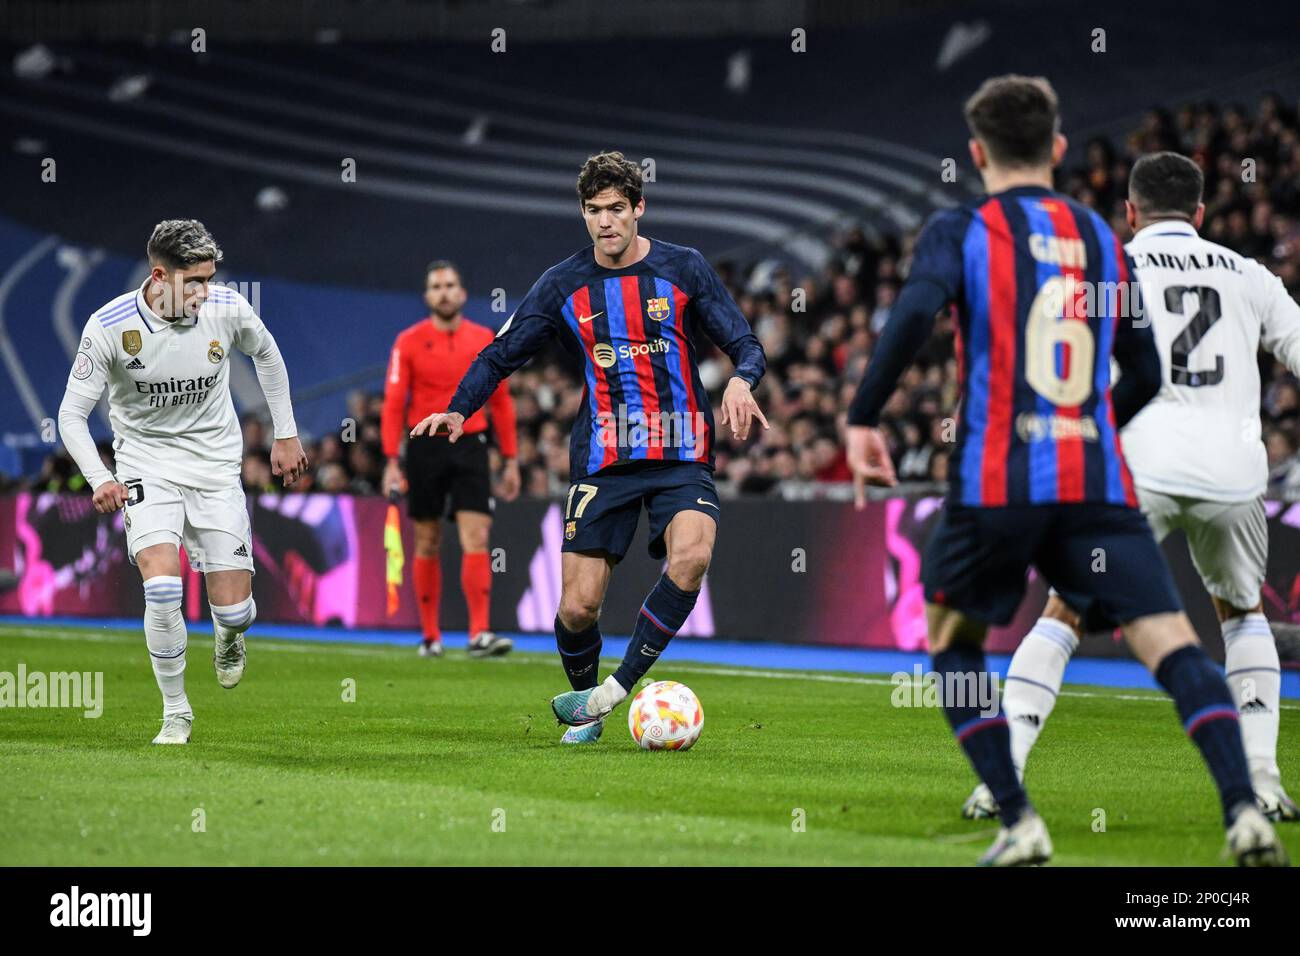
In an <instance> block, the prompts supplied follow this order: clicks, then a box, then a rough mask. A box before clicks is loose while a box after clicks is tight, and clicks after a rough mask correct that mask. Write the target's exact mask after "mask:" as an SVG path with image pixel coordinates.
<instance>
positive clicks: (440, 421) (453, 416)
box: [411, 412, 465, 443]
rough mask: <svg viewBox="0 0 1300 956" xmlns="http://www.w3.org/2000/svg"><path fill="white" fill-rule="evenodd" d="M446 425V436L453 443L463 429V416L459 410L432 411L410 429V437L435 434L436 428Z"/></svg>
mask: <svg viewBox="0 0 1300 956" xmlns="http://www.w3.org/2000/svg"><path fill="white" fill-rule="evenodd" d="M443 427H446V429H447V438H448V440H449V441H451V442H452V443H455V441H456V439H457V438H459V437H460V436H461V435H462V434H463V433H464V431H465V416H464V415H462V414H461V413H460V412H434V413H433V414H432V415H430V416H429V417H428V418H426V419H425V420H424V421H422V422H419V423H417V424H416V426H415V427H414V428H412V429H411V437H412V438H414V437H415V436H416V435H436V434H437V433H438V429H440V428H443Z"/></svg>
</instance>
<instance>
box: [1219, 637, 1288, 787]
mask: <svg viewBox="0 0 1300 956" xmlns="http://www.w3.org/2000/svg"><path fill="white" fill-rule="evenodd" d="M1223 647H1224V650H1225V652H1226V660H1225V663H1224V670H1226V671H1227V676H1228V687H1229V688H1230V689H1231V690H1232V699H1233V701H1234V702H1235V703H1236V705H1237V711H1238V712H1239V713H1240V715H1241V739H1242V742H1243V743H1244V744H1245V746H1246V759H1247V761H1248V762H1249V764H1250V778H1251V782H1252V783H1254V785H1255V789H1256V790H1258V789H1259V788H1260V786H1261V785H1263V786H1278V785H1279V784H1280V783H1281V774H1280V772H1279V771H1278V767H1277V727H1278V707H1279V705H1280V704H1281V696H1282V668H1281V664H1280V663H1279V662H1278V656H1277V644H1276V643H1274V641H1273V631H1272V629H1271V628H1270V627H1269V626H1268V619H1267V618H1266V617H1264V615H1263V614H1258V613H1251V614H1244V615H1242V616H1241V617H1234V618H1229V619H1228V620H1226V621H1224V622H1223Z"/></svg>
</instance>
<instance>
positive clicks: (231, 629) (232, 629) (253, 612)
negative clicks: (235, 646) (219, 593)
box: [208, 594, 257, 641]
mask: <svg viewBox="0 0 1300 956" xmlns="http://www.w3.org/2000/svg"><path fill="white" fill-rule="evenodd" d="M208 607H209V608H211V609H212V623H213V625H214V626H215V627H216V631H217V636H218V637H220V638H221V639H222V640H225V641H230V640H233V639H234V638H236V637H238V636H239V635H240V634H243V633H244V632H245V631H247V630H248V629H249V628H250V627H252V626H253V621H254V620H256V618H257V605H256V604H254V603H253V596H252V595H251V594H250V595H249V596H248V597H246V598H244V600H242V601H240V602H239V603H238V604H209V605H208Z"/></svg>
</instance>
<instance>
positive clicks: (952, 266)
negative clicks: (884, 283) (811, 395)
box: [846, 213, 964, 508]
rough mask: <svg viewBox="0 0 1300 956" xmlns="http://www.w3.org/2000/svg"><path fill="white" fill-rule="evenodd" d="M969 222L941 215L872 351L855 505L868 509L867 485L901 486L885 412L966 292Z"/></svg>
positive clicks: (860, 398) (852, 441)
mask: <svg viewBox="0 0 1300 956" xmlns="http://www.w3.org/2000/svg"><path fill="white" fill-rule="evenodd" d="M963 229H964V222H963V221H962V220H960V219H958V218H957V217H956V216H954V215H949V214H944V213H940V214H939V215H938V216H936V217H935V218H934V219H932V220H931V221H930V223H929V224H928V225H927V226H926V228H925V229H924V230H923V231H922V233H921V235H920V237H919V238H918V239H917V241H916V249H915V251H914V253H913V256H912V269H911V272H910V274H909V275H908V279H907V282H906V283H904V285H903V289H902V291H901V292H899V294H898V301H897V302H895V303H894V307H893V309H892V310H890V313H889V321H888V322H886V323H885V328H884V331H883V332H881V335H880V339H879V340H878V341H877V342H876V347H875V348H874V349H873V350H872V352H871V361H870V362H869V363H868V364H867V371H866V374H865V375H864V376H863V377H862V382H861V383H860V384H859V385H858V391H857V394H855V395H854V397H853V402H852V403H851V404H850V405H849V414H848V429H847V435H846V441H847V449H846V456H847V458H848V464H849V468H850V469H851V470H852V471H853V492H854V501H855V503H856V505H857V507H858V508H862V507H865V505H866V485H867V484H873V485H885V486H893V485H896V484H898V478H897V477H896V476H895V474H894V462H893V460H892V459H891V458H890V455H889V447H888V445H887V444H886V442H885V439H884V436H883V435H881V434H880V432H879V430H878V426H879V424H880V412H881V410H882V409H883V408H884V407H885V403H886V402H888V401H889V397H890V396H891V395H892V394H893V393H894V388H895V386H896V385H897V384H898V379H899V377H900V376H902V374H903V372H904V371H906V369H907V367H908V366H909V365H911V364H912V361H913V360H914V359H915V358H916V354H917V353H918V352H919V351H921V348H922V346H924V345H925V343H926V340H927V339H929V338H930V334H931V333H932V332H933V331H934V319H935V316H936V315H938V313H939V312H940V310H942V309H943V308H944V307H945V306H947V305H948V303H950V302H952V301H953V299H955V298H956V296H957V292H958V290H959V289H960V287H961V278H962V254H961V234H962V230H963Z"/></svg>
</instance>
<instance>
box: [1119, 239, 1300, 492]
mask: <svg viewBox="0 0 1300 956" xmlns="http://www.w3.org/2000/svg"><path fill="white" fill-rule="evenodd" d="M1126 248H1127V250H1128V252H1129V254H1130V255H1131V256H1132V257H1133V263H1134V265H1135V267H1136V269H1137V278H1138V282H1139V284H1140V285H1141V289H1142V302H1143V306H1144V308H1145V310H1146V316H1147V317H1148V318H1149V319H1150V321H1151V325H1152V332H1153V333H1154V334H1155V341H1156V347H1157V348H1158V349H1159V351H1160V366H1161V372H1162V383H1161V387H1160V391H1159V393H1158V394H1157V395H1156V397H1155V398H1153V399H1152V400H1151V402H1150V404H1148V405H1147V406H1146V407H1145V408H1143V409H1142V411H1140V412H1139V413H1138V414H1137V415H1136V416H1135V417H1134V419H1133V420H1132V421H1131V422H1130V423H1129V424H1128V426H1127V427H1126V428H1125V429H1124V431H1123V434H1122V436H1121V439H1122V442H1123V448H1124V456H1125V458H1127V459H1128V463H1129V467H1130V469H1131V470H1132V472H1133V480H1134V481H1135V482H1136V483H1137V485H1138V487H1140V488H1149V489H1151V490H1153V491H1159V492H1163V493H1165V494H1170V495H1186V496H1189V497H1194V498H1202V499H1205V500H1208V501H1246V500H1249V499H1251V498H1256V497H1258V496H1259V495H1261V494H1263V493H1264V490H1265V488H1266V487H1267V484H1268V458H1267V455H1266V453H1265V450H1264V444H1263V442H1262V441H1261V435H1260V422H1259V406H1260V380H1259V363H1258V357H1257V355H1258V350H1259V347H1260V346H1261V345H1262V346H1263V347H1264V348H1265V349H1266V350H1268V351H1269V352H1271V353H1273V355H1275V356H1276V357H1277V358H1278V359H1280V360H1281V361H1282V362H1283V363H1284V364H1285V365H1286V367H1287V368H1288V369H1290V370H1291V371H1292V373H1293V374H1300V305H1297V304H1296V302H1295V300H1294V299H1292V298H1291V296H1290V294H1289V293H1288V292H1287V291H1286V287H1285V286H1283V285H1282V280H1281V279H1279V278H1278V277H1277V276H1275V275H1273V274H1272V273H1271V272H1269V271H1268V269H1266V268H1265V267H1264V266H1262V265H1260V264H1259V263H1258V262H1256V261H1255V260H1253V259H1248V258H1246V257H1244V256H1241V255H1238V254H1237V253H1235V252H1233V251H1232V250H1231V249H1226V248H1224V247H1223V246H1220V245H1216V244H1215V243H1213V242H1209V241H1207V240H1205V239H1202V238H1201V237H1200V236H1199V235H1197V233H1196V230H1195V229H1194V228H1192V226H1191V225H1190V224H1188V223H1181V222H1173V221H1166V222H1158V223H1155V224H1153V225H1150V226H1147V227H1146V228H1144V229H1141V230H1139V231H1138V233H1137V235H1135V236H1134V237H1133V240H1132V241H1131V242H1130V243H1129V244H1128V245H1127V246H1126Z"/></svg>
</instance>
